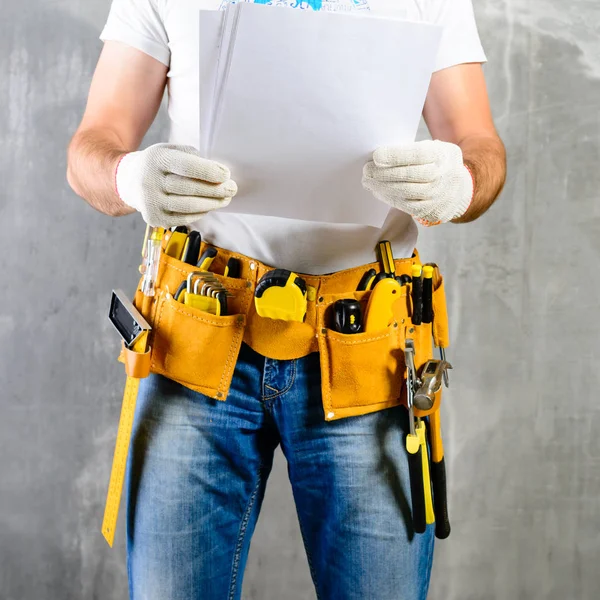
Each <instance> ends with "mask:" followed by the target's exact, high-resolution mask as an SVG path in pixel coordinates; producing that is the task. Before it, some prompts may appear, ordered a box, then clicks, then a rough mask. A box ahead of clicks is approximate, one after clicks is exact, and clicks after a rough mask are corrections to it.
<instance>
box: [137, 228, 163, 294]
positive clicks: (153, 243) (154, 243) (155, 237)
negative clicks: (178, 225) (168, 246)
mask: <svg viewBox="0 0 600 600" xmlns="http://www.w3.org/2000/svg"><path fill="white" fill-rule="evenodd" d="M164 235H165V230H164V229H163V228H162V227H153V228H152V229H151V231H150V232H149V236H148V244H147V252H146V271H145V273H144V280H143V281H142V293H143V294H144V296H147V297H151V296H154V294H155V293H156V289H155V284H156V277H157V276H158V265H159V263H160V250H161V244H162V239H163V236H164Z"/></svg>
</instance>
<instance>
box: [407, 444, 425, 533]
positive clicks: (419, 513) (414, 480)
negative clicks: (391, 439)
mask: <svg viewBox="0 0 600 600" xmlns="http://www.w3.org/2000/svg"><path fill="white" fill-rule="evenodd" d="M406 449H407V450H408V470H409V475H410V496H411V501H412V519H413V528H414V530H415V533H424V532H425V529H426V527H427V523H426V516H425V488H424V486H423V457H422V456H421V452H422V450H421V443H420V441H419V438H418V437H417V436H416V435H411V434H409V435H408V436H407V437H406Z"/></svg>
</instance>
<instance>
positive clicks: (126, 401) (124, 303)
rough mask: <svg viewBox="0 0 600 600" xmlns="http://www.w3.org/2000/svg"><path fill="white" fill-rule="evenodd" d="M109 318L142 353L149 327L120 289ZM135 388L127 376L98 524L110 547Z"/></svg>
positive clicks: (128, 343) (133, 380) (129, 345)
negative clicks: (102, 507)
mask: <svg viewBox="0 0 600 600" xmlns="http://www.w3.org/2000/svg"><path fill="white" fill-rule="evenodd" d="M109 319H110V322H111V323H112V324H113V325H114V326H115V328H116V329H117V331H118V332H119V335H120V336H121V338H122V339H123V341H124V342H125V345H126V346H127V348H129V349H130V350H133V351H134V352H138V353H140V354H144V353H145V352H146V350H147V346H148V334H149V332H150V325H149V324H148V323H147V322H146V320H145V319H144V317H143V316H142V315H141V314H140V313H139V311H138V310H137V309H136V308H135V306H134V305H133V304H132V303H131V302H130V301H129V300H128V299H127V297H126V296H125V294H124V293H123V292H122V291H120V290H117V291H113V294H112V298H111V305H110V313H109ZM139 387H140V380H139V379H137V378H135V377H129V376H128V377H127V381H126V382H125V391H124V393H123V405H122V407H121V417H120V419H119V429H118V431H117V441H116V444H115V454H114V457H113V464H112V470H111V473H110V482H109V484H108V494H107V496H106V506H105V509H104V520H103V521H102V535H103V536H104V539H105V540H106V541H107V542H108V545H109V546H110V547H111V548H112V546H113V542H114V539H115V530H116V528H117V520H118V517H119V507H120V505H121V495H122V493H123V482H124V481H125V470H126V466H127V455H128V454H129V443H130V440H131V431H132V429H133V418H134V414H135V404H136V401H137V395H138V390H139Z"/></svg>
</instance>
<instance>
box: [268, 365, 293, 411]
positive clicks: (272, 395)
mask: <svg viewBox="0 0 600 600" xmlns="http://www.w3.org/2000/svg"><path fill="white" fill-rule="evenodd" d="M295 381H296V360H292V376H291V377H290V381H289V383H288V385H287V387H286V388H285V389H283V390H281V391H279V392H277V393H276V394H271V395H270V396H265V395H264V394H263V400H264V401H266V400H274V399H275V398H278V397H279V396H283V395H284V394H286V393H287V392H289V391H290V390H291V389H292V386H293V385H294V383H295ZM265 387H268V388H270V389H274V388H272V387H271V386H270V385H267V384H266V383H265Z"/></svg>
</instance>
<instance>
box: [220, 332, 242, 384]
mask: <svg viewBox="0 0 600 600" xmlns="http://www.w3.org/2000/svg"><path fill="white" fill-rule="evenodd" d="M240 333H243V328H242V327H239V328H238V330H237V331H236V333H235V334H234V336H233V339H232V340H231V344H230V345H229V354H228V355H227V361H226V362H225V368H224V369H223V373H222V374H221V381H219V388H218V391H219V392H223V389H224V388H223V381H224V380H225V378H226V377H229V374H230V371H231V370H232V367H231V364H232V358H233V357H234V355H235V353H236V352H235V349H236V348H237V347H238V341H239V338H240ZM233 367H235V361H234V362H233Z"/></svg>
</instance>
